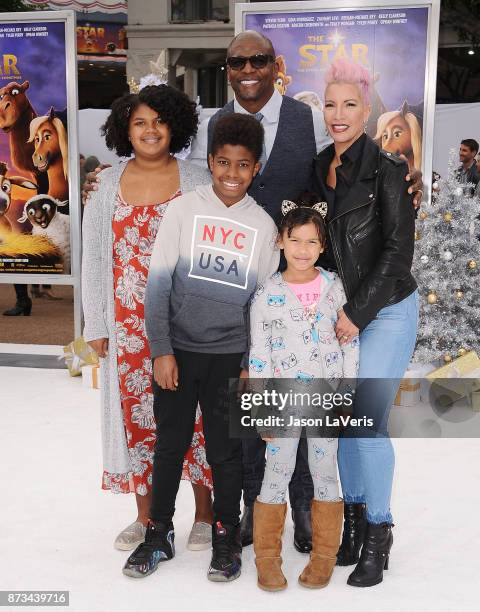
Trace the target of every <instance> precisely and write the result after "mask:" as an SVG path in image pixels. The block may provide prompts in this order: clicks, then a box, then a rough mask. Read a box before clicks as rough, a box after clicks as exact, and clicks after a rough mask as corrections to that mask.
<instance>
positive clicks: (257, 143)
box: [210, 113, 264, 162]
mask: <svg viewBox="0 0 480 612" xmlns="http://www.w3.org/2000/svg"><path fill="white" fill-rule="evenodd" d="M263 138H264V131H263V127H262V125H261V124H260V122H259V121H257V119H255V117H252V116H251V115H245V114H244V113H231V114H230V115H225V116H223V117H221V118H220V119H219V120H218V121H217V122H216V123H215V127H214V129H213V137H212V145H211V148H210V153H211V154H212V155H215V154H216V153H217V152H218V149H220V147H223V146H225V145H240V146H242V147H245V148H246V149H248V150H249V151H250V152H251V154H252V155H253V157H254V158H255V161H256V162H258V160H259V159H260V156H261V154H262V148H263Z"/></svg>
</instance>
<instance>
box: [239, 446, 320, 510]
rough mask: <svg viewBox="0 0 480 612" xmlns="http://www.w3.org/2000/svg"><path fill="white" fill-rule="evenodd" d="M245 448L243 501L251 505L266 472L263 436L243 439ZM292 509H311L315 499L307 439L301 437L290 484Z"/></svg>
mask: <svg viewBox="0 0 480 612" xmlns="http://www.w3.org/2000/svg"><path fill="white" fill-rule="evenodd" d="M242 450H243V503H244V504H245V505H246V506H251V505H252V504H253V503H254V502H255V500H256V499H257V497H258V495H260V489H261V488H262V481H263V474H264V472H265V442H264V441H263V440H262V439H261V438H252V439H245V440H242ZM288 493H289V497H290V505H291V507H292V510H310V502H311V501H312V499H313V482H312V477H311V475H310V469H309V467H308V449H307V440H306V439H305V438H301V439H300V444H299V445H298V450H297V463H296V465H295V471H294V472H293V476H292V479H291V480H290V484H289V485H288Z"/></svg>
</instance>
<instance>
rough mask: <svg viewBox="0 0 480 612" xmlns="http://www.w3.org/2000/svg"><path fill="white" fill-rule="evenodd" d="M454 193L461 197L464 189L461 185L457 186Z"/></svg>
mask: <svg viewBox="0 0 480 612" xmlns="http://www.w3.org/2000/svg"><path fill="white" fill-rule="evenodd" d="M454 193H455V195H456V196H458V197H460V196H461V195H463V189H462V188H461V187H457V188H456V189H455V191H454Z"/></svg>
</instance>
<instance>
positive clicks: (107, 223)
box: [82, 159, 211, 474]
mask: <svg viewBox="0 0 480 612" xmlns="http://www.w3.org/2000/svg"><path fill="white" fill-rule="evenodd" d="M177 162H178V168H179V172H180V189H181V191H182V193H186V192H187V191H191V190H192V189H194V188H195V187H196V186H197V185H203V184H207V183H210V182H211V177H210V173H209V172H208V170H206V169H205V170H204V169H203V168H200V167H198V166H195V165H193V164H191V163H190V162H186V161H183V160H180V159H178V160H177ZM125 168H126V163H121V164H119V165H117V166H114V167H112V168H106V169H105V170H103V172H102V173H101V176H100V184H99V186H98V191H96V192H93V193H92V196H91V197H90V201H89V202H88V204H87V205H86V206H85V213H84V217H83V255H82V301H83V314H84V317H85V328H84V332H83V335H84V338H85V340H86V341H87V342H88V341H90V340H96V339H98V338H108V341H109V350H108V357H106V358H105V359H101V360H100V370H101V379H102V385H101V401H102V442H103V463H104V470H106V471H107V472H110V473H111V474H125V473H127V472H130V471H131V465H130V458H129V455H128V448H127V440H126V437H125V429H124V425H123V415H122V408H121V403H120V390H119V383H118V364H117V343H116V337H115V302H114V293H113V261H112V256H113V232H112V219H113V213H114V207H115V200H116V196H117V192H118V187H119V184H120V177H121V176H122V173H123V171H124V169H125Z"/></svg>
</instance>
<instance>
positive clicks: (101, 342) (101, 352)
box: [87, 338, 108, 359]
mask: <svg viewBox="0 0 480 612" xmlns="http://www.w3.org/2000/svg"><path fill="white" fill-rule="evenodd" d="M87 344H88V346H89V347H90V348H92V349H93V350H94V351H95V352H96V353H97V355H98V356H99V357H101V358H102V359H103V358H104V357H106V356H107V355H108V338H98V339H97V340H90V342H87Z"/></svg>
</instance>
